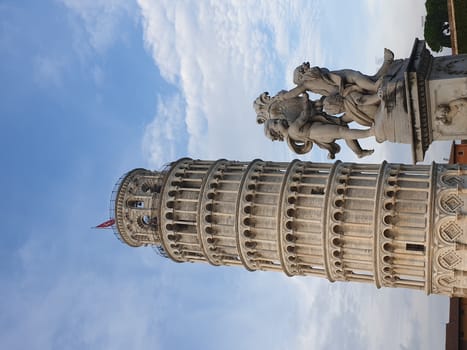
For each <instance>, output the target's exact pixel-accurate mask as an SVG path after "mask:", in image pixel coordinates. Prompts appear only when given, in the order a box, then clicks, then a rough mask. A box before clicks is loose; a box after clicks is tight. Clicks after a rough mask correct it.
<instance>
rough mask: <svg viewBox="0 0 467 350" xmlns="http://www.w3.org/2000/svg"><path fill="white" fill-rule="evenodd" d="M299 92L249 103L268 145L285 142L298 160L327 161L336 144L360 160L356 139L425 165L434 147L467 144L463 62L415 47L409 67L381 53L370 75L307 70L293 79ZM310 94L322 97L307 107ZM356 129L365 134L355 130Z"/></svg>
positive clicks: (465, 63)
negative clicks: (400, 150)
mask: <svg viewBox="0 0 467 350" xmlns="http://www.w3.org/2000/svg"><path fill="white" fill-rule="evenodd" d="M293 82H294V83H295V84H296V86H295V87H294V88H292V89H291V90H289V91H285V90H283V91H280V92H279V93H278V94H276V95H274V96H270V95H269V94H268V93H267V92H265V93H263V94H261V95H260V96H259V97H258V98H257V99H256V100H255V101H254V103H253V107H254V109H255V111H256V121H257V123H259V124H265V125H264V128H265V134H266V136H267V137H269V138H270V139H271V140H283V141H287V144H288V145H289V147H290V148H291V149H292V150H293V151H294V152H296V153H298V154H304V153H306V152H309V151H310V150H311V149H312V145H313V143H316V144H317V145H319V146H320V147H322V148H324V149H327V150H328V152H329V156H330V157H331V158H333V157H334V155H335V154H336V153H337V152H338V151H339V145H338V144H337V143H336V141H338V140H341V139H342V140H344V141H345V142H346V144H347V145H348V146H349V147H350V148H351V149H352V150H353V151H354V152H355V153H356V154H357V155H358V156H359V157H362V156H366V155H369V154H371V153H372V151H371V150H363V149H361V147H360V145H359V144H358V139H360V138H366V137H374V138H375V140H376V141H377V142H386V141H388V142H395V143H405V144H411V145H412V156H413V159H414V162H419V161H422V160H423V159H424V156H425V153H426V151H427V149H428V147H429V145H430V144H431V143H432V142H433V141H435V140H458V139H467V55H465V54H464V55H456V56H440V57H433V56H432V55H431V54H430V52H429V51H428V50H427V48H426V45H425V42H424V41H421V40H418V39H416V40H415V43H414V46H413V49H412V53H411V55H410V57H409V58H406V59H394V54H393V53H392V51H390V50H388V49H385V51H384V62H383V64H382V66H381V67H380V68H379V70H378V72H377V73H376V74H374V75H365V74H363V73H361V72H359V71H356V70H352V69H341V70H329V69H327V68H323V67H316V66H315V67H312V66H311V65H310V64H309V63H307V62H305V63H303V64H301V65H300V66H298V67H297V68H296V69H295V71H294V73H293ZM308 93H314V94H318V95H321V98H319V99H317V100H310V99H309V98H308ZM350 123H357V124H359V125H360V126H362V127H366V128H367V129H364V130H361V129H352V128H350V127H349V124H350Z"/></svg>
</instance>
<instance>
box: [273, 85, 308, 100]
mask: <svg viewBox="0 0 467 350" xmlns="http://www.w3.org/2000/svg"><path fill="white" fill-rule="evenodd" d="M304 92H306V88H305V87H303V86H301V85H300V86H297V87H294V88H293V89H292V90H289V91H286V92H282V93H280V94H279V95H277V97H278V98H279V99H280V100H288V99H290V98H295V97H297V96H299V95H300V94H302V93H304Z"/></svg>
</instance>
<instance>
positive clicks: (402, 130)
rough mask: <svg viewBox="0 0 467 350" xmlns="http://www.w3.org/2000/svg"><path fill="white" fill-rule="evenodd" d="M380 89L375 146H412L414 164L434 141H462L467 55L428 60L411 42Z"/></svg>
mask: <svg viewBox="0 0 467 350" xmlns="http://www.w3.org/2000/svg"><path fill="white" fill-rule="evenodd" d="M382 86H383V87H382V88H381V97H382V104H381V106H380V108H379V111H378V114H377V115H376V118H375V127H376V139H377V140H379V141H390V142H397V143H407V144H412V154H413V160H414V162H415V163H416V162H420V161H422V160H423V159H424V156H425V152H426V151H427V149H428V147H429V146H430V144H431V142H433V141H436V140H458V139H467V55H457V56H442V57H433V56H432V55H431V53H430V52H429V51H428V50H427V49H426V45H425V42H424V41H421V40H418V39H416V40H415V43H414V47H413V49H412V53H411V55H410V57H409V58H408V59H404V60H396V61H395V62H394V64H393V66H392V67H391V70H390V71H389V72H388V74H387V75H386V77H385V78H384V82H383V84H382Z"/></svg>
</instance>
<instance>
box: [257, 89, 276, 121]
mask: <svg viewBox="0 0 467 350" xmlns="http://www.w3.org/2000/svg"><path fill="white" fill-rule="evenodd" d="M271 102H272V101H271V97H270V96H269V93H268V92H267V91H266V92H263V93H262V94H261V95H259V96H258V98H256V100H254V101H253V108H254V109H255V112H256V122H257V123H258V124H263V123H264V122H265V121H266V120H267V119H269V117H268V114H269V105H270V104H271Z"/></svg>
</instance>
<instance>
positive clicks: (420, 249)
mask: <svg viewBox="0 0 467 350" xmlns="http://www.w3.org/2000/svg"><path fill="white" fill-rule="evenodd" d="M466 183H467V167H466V166H461V165H441V164H432V165H402V164H390V163H385V162H384V163H382V164H376V165H375V164H355V163H342V162H336V163H334V164H324V163H314V162H303V161H299V160H294V161H292V162H290V163H283V162H269V161H263V160H254V161H251V162H238V161H229V160H225V159H221V160H217V161H203V160H193V159H189V158H183V159H180V160H178V161H176V162H173V163H171V164H170V165H168V166H167V167H166V168H165V169H163V170H162V171H149V170H145V169H135V170H132V171H130V172H128V173H127V174H125V175H124V176H122V178H121V179H120V180H119V181H118V182H117V184H116V186H115V190H114V192H113V196H112V203H111V215H112V218H113V219H115V224H114V226H113V228H114V231H115V232H116V234H117V236H118V237H119V238H120V239H121V240H122V241H123V242H124V243H126V244H128V245H130V246H133V247H137V246H145V245H153V246H154V247H155V248H156V249H157V251H158V252H159V253H160V254H161V255H162V256H165V257H167V258H170V259H172V260H173V261H176V262H205V263H209V264H212V265H216V266H218V265H238V266H243V267H244V268H246V269H247V270H249V271H255V270H270V271H282V272H284V273H285V274H287V275H288V276H295V275H310V276H318V277H324V278H327V279H328V280H329V281H331V282H334V281H354V282H366V283H373V284H374V285H375V286H376V287H377V288H380V287H400V288H412V289H419V290H423V291H425V293H427V294H431V293H435V294H444V295H448V296H462V297H466V296H467V248H466V247H467V246H466V243H467V219H466V217H465V215H466V213H467V205H466V203H467V193H466V190H464V186H465V184H466ZM464 271H466V272H464Z"/></svg>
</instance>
